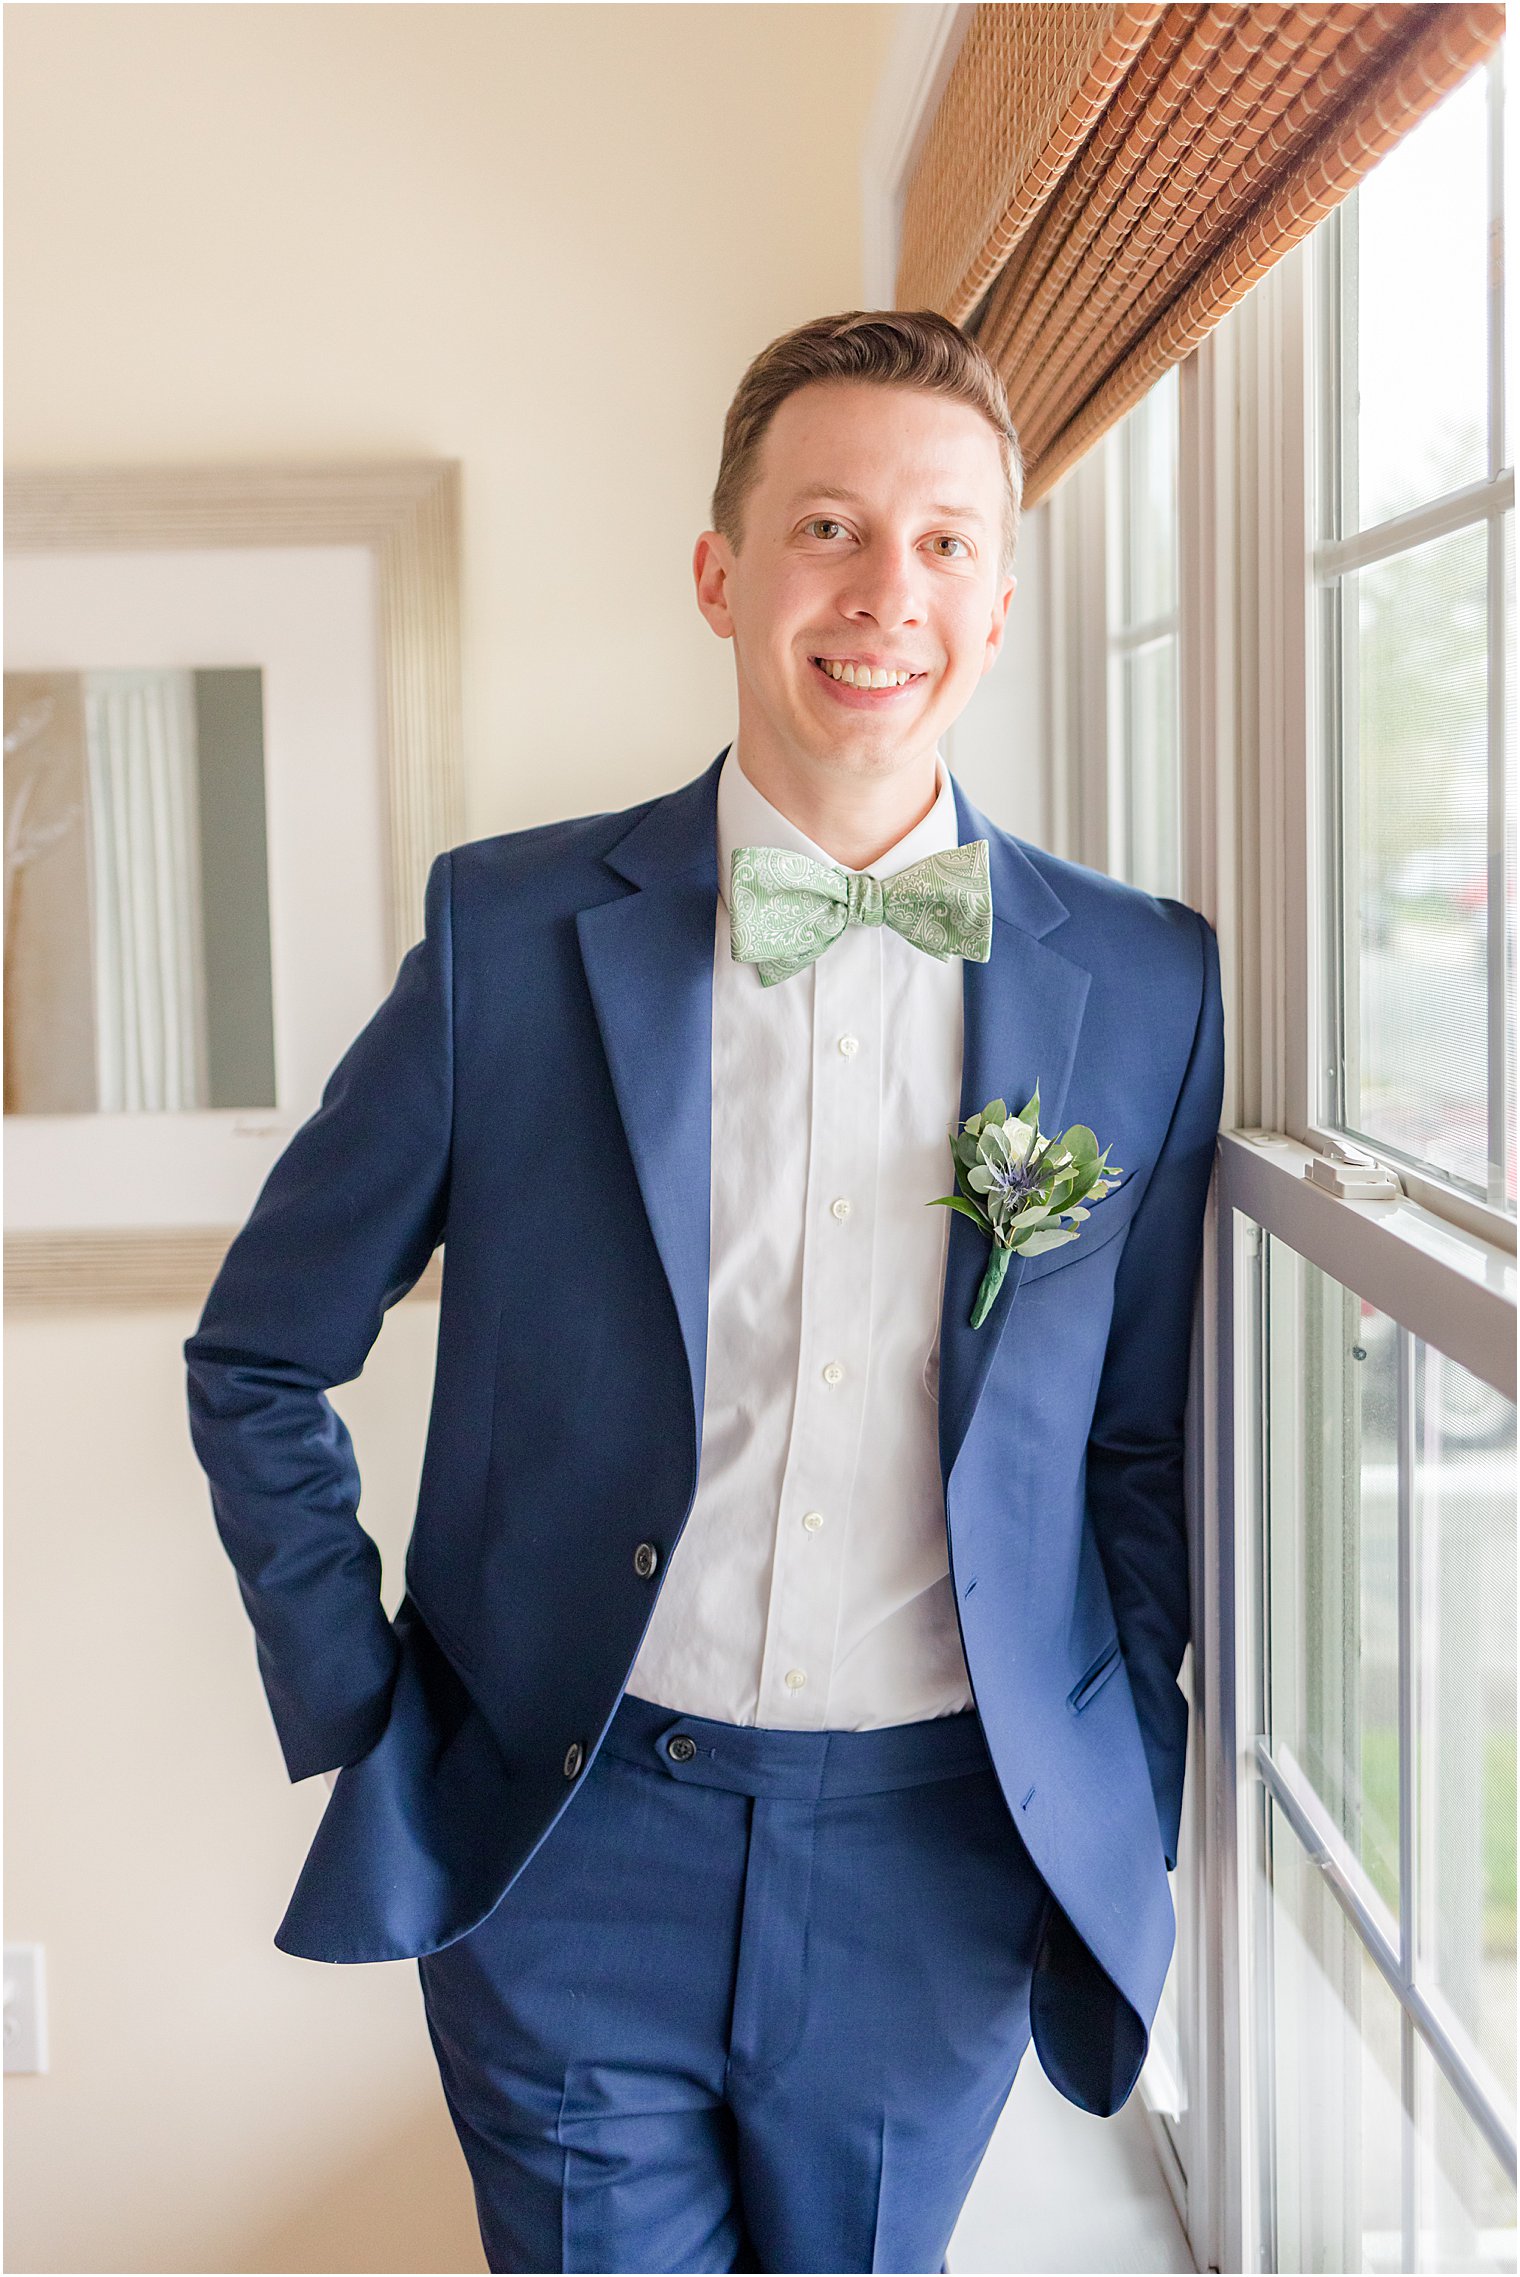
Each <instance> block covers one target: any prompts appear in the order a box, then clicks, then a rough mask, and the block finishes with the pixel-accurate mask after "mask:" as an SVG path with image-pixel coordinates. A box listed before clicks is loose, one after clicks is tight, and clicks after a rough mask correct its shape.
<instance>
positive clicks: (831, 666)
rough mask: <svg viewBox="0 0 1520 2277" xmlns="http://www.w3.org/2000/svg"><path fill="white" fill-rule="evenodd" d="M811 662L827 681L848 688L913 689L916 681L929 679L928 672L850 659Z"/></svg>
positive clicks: (812, 659)
mask: <svg viewBox="0 0 1520 2277" xmlns="http://www.w3.org/2000/svg"><path fill="white" fill-rule="evenodd" d="M809 661H810V662H811V663H813V664H815V665H816V666H817V668H818V670H819V671H820V672H821V673H822V674H823V675H824V678H825V679H827V680H832V681H834V682H835V683H836V685H842V686H844V687H846V688H872V689H875V688H888V689H891V688H911V687H912V685H913V683H914V682H915V681H916V680H926V679H927V678H928V677H929V675H928V674H927V672H908V671H904V670H901V669H890V668H883V667H881V666H879V665H871V664H856V663H854V662H853V661H852V660H850V659H848V658H841V657H837V656H815V657H812V658H810V660H809Z"/></svg>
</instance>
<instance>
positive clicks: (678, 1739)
mask: <svg viewBox="0 0 1520 2277" xmlns="http://www.w3.org/2000/svg"><path fill="white" fill-rule="evenodd" d="M696 1752H697V1743H696V1741H695V1740H694V1739H688V1738H687V1736H686V1734H685V1732H684V1731H678V1732H677V1733H676V1736H675V1738H674V1739H673V1740H671V1741H670V1743H669V1753H670V1760H671V1762H672V1763H689V1762H690V1761H691V1759H692V1757H693V1756H694V1755H695V1754H696Z"/></svg>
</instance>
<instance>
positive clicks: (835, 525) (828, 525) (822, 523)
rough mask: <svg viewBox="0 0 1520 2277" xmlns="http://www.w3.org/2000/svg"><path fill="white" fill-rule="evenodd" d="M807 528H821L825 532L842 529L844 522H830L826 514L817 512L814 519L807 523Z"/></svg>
mask: <svg viewBox="0 0 1520 2277" xmlns="http://www.w3.org/2000/svg"><path fill="white" fill-rule="evenodd" d="M807 528H808V529H809V530H810V531H811V530H822V531H824V532H825V533H827V532H828V531H830V530H842V529H843V528H844V524H843V523H842V522H831V521H830V520H829V517H828V516H827V514H819V515H816V516H815V517H814V519H813V520H812V521H811V522H809V523H808V524H807Z"/></svg>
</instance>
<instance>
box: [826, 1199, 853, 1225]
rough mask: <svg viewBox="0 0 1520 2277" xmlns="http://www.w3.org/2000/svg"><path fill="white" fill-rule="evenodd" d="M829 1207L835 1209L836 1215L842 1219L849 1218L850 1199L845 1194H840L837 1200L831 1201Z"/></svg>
mask: <svg viewBox="0 0 1520 2277" xmlns="http://www.w3.org/2000/svg"><path fill="white" fill-rule="evenodd" d="M829 1207H830V1209H831V1210H832V1211H833V1213H834V1215H835V1217H836V1218H839V1219H840V1220H841V1221H843V1220H844V1219H845V1218H847V1217H848V1216H849V1214H850V1204H849V1200H848V1198H847V1196H845V1195H844V1194H841V1195H840V1197H839V1199H838V1201H837V1202H831V1203H830V1204H829Z"/></svg>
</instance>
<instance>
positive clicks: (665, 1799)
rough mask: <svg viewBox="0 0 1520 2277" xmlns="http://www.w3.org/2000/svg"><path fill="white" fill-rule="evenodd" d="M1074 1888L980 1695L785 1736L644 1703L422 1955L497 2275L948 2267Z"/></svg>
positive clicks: (446, 2075) (442, 2060) (430, 2014)
mask: <svg viewBox="0 0 1520 2277" xmlns="http://www.w3.org/2000/svg"><path fill="white" fill-rule="evenodd" d="M1047 1905H1048V1898H1047V1893H1046V1890H1045V1886H1044V1884H1043V1882H1042V1881H1041V1880H1040V1877H1039V1875H1038V1873H1037V1872H1036V1870H1035V1868H1034V1866H1033V1864H1032V1862H1031V1860H1030V1858H1029V1854H1028V1852H1027V1851H1026V1850H1025V1848H1024V1845H1023V1843H1022V1842H1021V1840H1020V1838H1019V1836H1018V1833H1017V1831H1016V1830H1015V1827H1014V1824H1013V1820H1012V1817H1011V1815H1010V1813H1009V1811H1008V1808H1007V1805H1006V1803H1005V1802H1004V1800H1003V1796H1002V1792H1001V1790H1000V1788H999V1786H998V1783H997V1779H996V1777H995V1775H994V1773H993V1770H992V1767H991V1763H990V1761H989V1758H988V1755H987V1750H986V1745H985V1742H984V1741H983V1738H982V1733H981V1726H980V1722H979V1720H978V1718H977V1716H976V1715H975V1713H974V1712H971V1713H967V1714H965V1715H956V1716H944V1717H938V1718H935V1719H933V1720H932V1721H929V1722H924V1723H914V1724H898V1725H893V1726H891V1727H890V1728H888V1729H885V1730H877V1731H865V1732H791V1731H770V1730H757V1729H754V1728H752V1727H740V1726H737V1725H732V1724H724V1723H715V1722H711V1721H708V1720H706V1719H704V1718H701V1717H693V1716H682V1715H678V1714H676V1713H675V1711H674V1710H672V1709H669V1708H661V1707H657V1706H655V1705H653V1704H652V1703H651V1702H648V1701H645V1700H641V1699H637V1698H634V1697H632V1696H628V1695H625V1697H624V1699H623V1700H622V1702H621V1704H620V1706H619V1708H618V1711H617V1714H616V1716H615V1717H614V1719H613V1722H612V1724H611V1726H610V1727H609V1729H608V1732H607V1735H606V1737H605V1739H604V1741H603V1743H602V1746H601V1748H600V1750H599V1752H598V1754H597V1756H596V1758H595V1760H594V1761H593V1763H592V1764H591V1766H590V1768H589V1769H588V1770H586V1771H584V1772H583V1773H582V1774H581V1786H580V1789H579V1790H578V1791H577V1793H576V1794H575V1795H574V1797H573V1798H572V1800H571V1802H570V1804H569V1806H568V1808H567V1809H566V1811H565V1812H564V1813H563V1814H562V1816H561V1817H560V1819H559V1820H558V1821H557V1823H556V1824H555V1826H554V1827H553V1828H552V1829H551V1831H550V1833H549V1835H548V1837H547V1838H546V1840H545V1841H544V1842H543V1844H542V1845H541V1846H540V1848H539V1849H538V1851H537V1852H536V1853H535V1854H534V1856H533V1857H532V1858H531V1859H530V1860H529V1861H528V1864H527V1865H526V1866H525V1867H524V1869H523V1871H522V1872H521V1873H520V1874H519V1876H518V1878H517V1880H516V1881H515V1882H514V1883H513V1884H512V1886H511V1888H510V1889H509V1890H508V1891H507V1892H506V1894H505V1896H504V1897H503V1898H502V1900H501V1902H500V1903H499V1904H498V1905H497V1906H496V1908H495V1909H494V1911H493V1912H492V1913H490V1914H489V1915H488V1916H487V1918H486V1919H485V1920H484V1921H482V1922H481V1923H480V1924H479V1925H478V1926H477V1927H476V1928H475V1929H473V1930H471V1931H470V1933H469V1934H468V1935H467V1936H465V1937H462V1938H460V1939H459V1940H458V1941H457V1942H456V1943H454V1944H452V1945H448V1946H445V1947H444V1948H443V1949H442V1950H441V1951H439V1952H436V1953H430V1954H428V1955H427V1956H425V1957H424V1958H423V1959H422V1960H420V1961H419V1963H418V1969H419V1973H420V1976H421V1980H422V1992H423V2000H424V2005H425V2008H426V2013H427V2021H428V2029H429V2031H430V2033H431V2035H432V2040H433V2046H434V2048H435V2050H436V2053H437V2057H438V2064H439V2070H440V2073H441V2076H442V2080H443V2086H444V2092H445V2095H446V2097H447V2099H448V2104H449V2109H450V2112H451V2115H452V2117H453V2120H454V2124H455V2127H456V2128H457V2130H458V2133H459V2139H460V2142H461V2144H462V2146H463V2149H464V2154H465V2158H466V2161H467V2163H468V2165H469V2169H470V2173H471V2177H472V2179H473V2182H474V2186H475V2197H476V2204H477V2207H478V2210H479V2216H480V2229H481V2238H482V2241H483V2243H484V2246H485V2250H486V2257H487V2260H488V2262H489V2264H490V2267H491V2268H492V2269H493V2270H562V2269H564V2270H598V2271H612V2272H621V2271H643V2270H664V2271H677V2270H733V2269H746V2270H768V2271H792V2270H857V2269H860V2270H867V2269H872V2270H874V2269H884V2270H924V2271H934V2270H939V2269H940V2268H942V2266H943V2262H944V2255H945V2251H946V2247H947V2245H948V2242H949V2238H950V2233H951V2231H952V2229H953V2228H954V2226H955V2222H956V2218H957V2216H958V2214H959V2212H960V2209H961V2205H962V2203H963V2201H964V2199H965V2196H966V2193H967V2191H968V2190H969V2188H970V2186H971V2182H972V2179H973V2177H974V2175H975V2173H976V2170H977V2167H978V2166H979V2164H980V2163H981V2158H982V2154H983V2152H984V2150H985V2149H986V2146H987V2140H988V2137H989V2136H990V2134H991V2132H992V2129H993V2126H994V2124H995V2122H996V2120H997V2116H998V2113H999V2112H1000V2110H1001V2109H1002V2106H1003V2103H1004V2100H1005V2098H1006V2097H1007V2094H1008V2091H1009V2089H1010V2087H1011V2086H1012V2084H1013V2078H1014V2074H1015V2072H1016V2071H1017V2069H1018V2065H1019V2061H1020V2059H1021V2057H1022V2056H1023V2053H1024V2050H1025V2048H1026V2046H1027V2045H1028V2041H1029V2029H1030V2027H1029V1982H1030V1972H1031V1968H1032V1965H1033V1960H1034V1954H1035V1951H1036V1947H1037V1943H1038V1938H1039V1934H1040V1931H1041V1928H1042V1925H1043V1921H1044V1917H1045V1913H1046V1909H1047Z"/></svg>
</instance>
